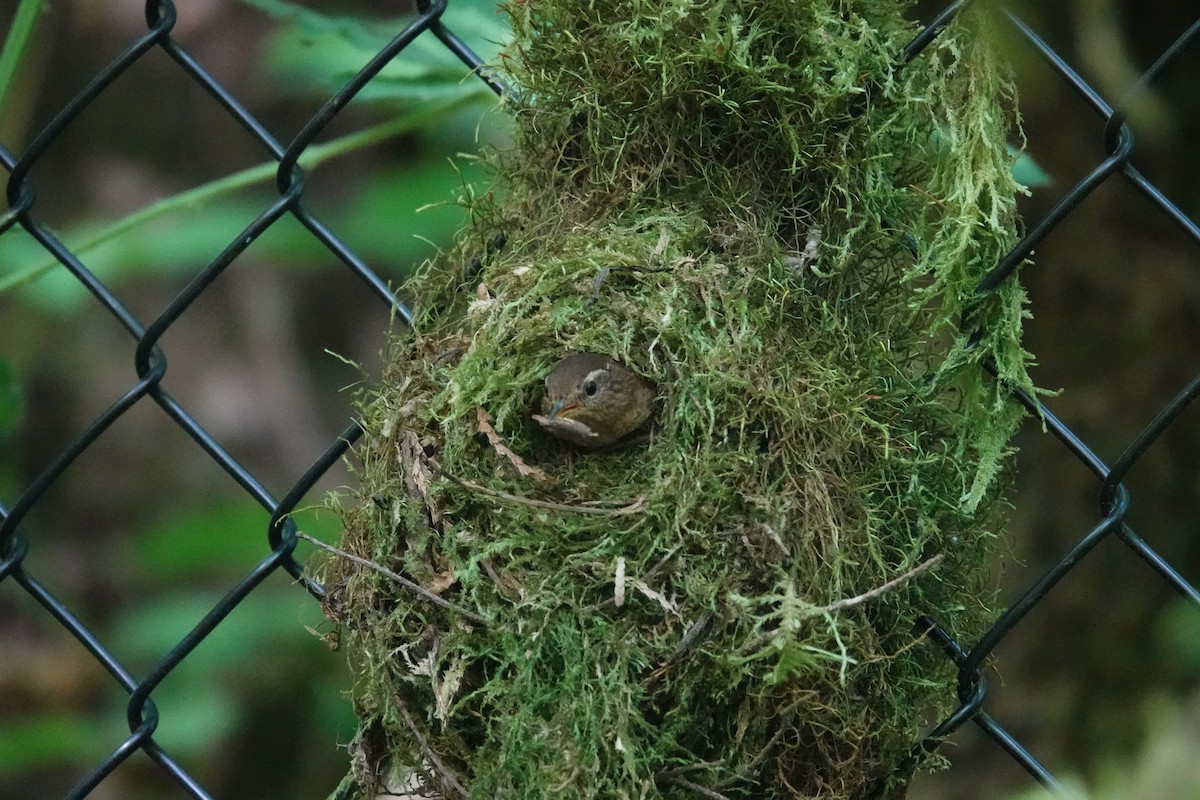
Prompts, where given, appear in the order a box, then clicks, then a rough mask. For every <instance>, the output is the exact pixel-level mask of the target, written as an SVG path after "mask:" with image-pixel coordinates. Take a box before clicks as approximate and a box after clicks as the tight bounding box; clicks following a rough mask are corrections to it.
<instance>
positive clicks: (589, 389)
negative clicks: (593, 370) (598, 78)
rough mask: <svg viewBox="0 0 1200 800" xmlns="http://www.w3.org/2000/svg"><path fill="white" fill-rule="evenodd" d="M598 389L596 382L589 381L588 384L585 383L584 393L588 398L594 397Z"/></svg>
mask: <svg viewBox="0 0 1200 800" xmlns="http://www.w3.org/2000/svg"><path fill="white" fill-rule="evenodd" d="M596 389H597V387H596V382H595V381H588V382H587V383H585V384H584V385H583V393H584V394H586V395H587V396H588V397H592V396H593V395H595V394H596Z"/></svg>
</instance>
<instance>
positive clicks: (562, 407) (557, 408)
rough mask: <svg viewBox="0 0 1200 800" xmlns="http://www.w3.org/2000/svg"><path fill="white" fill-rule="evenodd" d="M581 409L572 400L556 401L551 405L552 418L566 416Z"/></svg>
mask: <svg viewBox="0 0 1200 800" xmlns="http://www.w3.org/2000/svg"><path fill="white" fill-rule="evenodd" d="M577 408H579V404H578V403H572V402H571V401H570V400H555V401H554V402H553V403H552V404H551V405H550V414H549V416H550V418H551V419H554V418H556V417H563V416H566V414H567V412H568V411H574V410H575V409H577Z"/></svg>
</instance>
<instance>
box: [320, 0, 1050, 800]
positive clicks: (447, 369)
mask: <svg viewBox="0 0 1200 800" xmlns="http://www.w3.org/2000/svg"><path fill="white" fill-rule="evenodd" d="M907 6H908V4H907V3H892V2H878V1H877V2H865V0H864V1H863V2H808V3H794V2H784V1H783V0H777V1H776V2H762V0H758V1H757V2H749V1H747V2H732V1H731V2H705V3H691V2H676V3H661V2H654V3H651V2H640V1H635V2H612V3H605V4H591V3H586V2H582V0H572V1H570V2H569V1H568V0H537V2H521V3H515V4H513V5H512V6H511V7H510V8H509V11H510V13H511V14H512V15H513V19H514V23H515V28H516V32H517V43H516V44H514V45H513V46H512V47H511V48H510V49H509V52H508V54H507V56H506V58H505V64H506V66H507V67H508V68H509V70H510V73H511V74H510V76H509V79H510V80H511V81H512V82H513V83H514V85H516V86H518V87H519V91H520V95H519V96H520V98H521V100H520V101H519V102H518V103H517V104H516V107H515V108H514V111H515V113H516V116H517V119H518V122H519V129H520V135H519V141H518V145H517V147H516V148H515V149H514V150H513V152H511V153H506V154H503V155H502V156H498V157H497V158H496V160H495V161H496V169H497V175H498V180H499V184H500V185H502V186H503V189H504V193H505V199H504V200H503V202H497V201H494V200H493V199H492V198H491V197H490V196H487V197H476V198H470V200H469V203H470V207H471V209H472V211H473V218H474V220H475V223H474V225H473V226H472V227H471V228H470V229H469V230H466V231H464V232H463V235H462V238H461V243H460V247H459V248H458V249H457V250H456V251H455V252H454V253H451V254H448V255H447V257H445V258H443V259H440V260H438V261H436V262H434V263H431V264H429V265H427V266H426V268H424V269H423V270H422V272H421V274H420V275H419V276H418V277H417V278H416V279H415V280H414V281H413V282H412V285H411V286H409V287H406V293H407V296H409V297H415V298H416V299H417V301H418V303H417V304H418V307H419V309H420V310H421V313H420V316H419V319H418V324H417V330H416V331H415V332H414V333H406V334H404V335H402V336H399V337H397V339H396V340H395V342H394V344H393V352H392V354H391V358H390V366H389V368H388V370H387V374H386V375H385V377H384V380H383V382H382V384H381V385H380V386H379V387H378V388H377V390H375V391H374V392H372V393H371V394H370V395H369V396H368V397H366V398H365V399H364V405H363V413H364V417H365V420H366V424H367V428H368V432H369V435H368V437H367V440H366V443H365V445H364V446H363V447H362V448H361V450H360V454H361V457H362V462H363V463H362V467H361V478H362V488H361V489H360V491H359V493H358V496H357V499H356V500H355V501H354V502H351V503H348V504H347V511H346V512H345V519H346V524H347V534H346V542H347V547H349V548H350V549H351V550H353V551H355V552H356V553H359V554H360V555H363V556H366V557H368V558H371V559H374V560H376V561H378V562H380V563H381V564H384V565H386V566H388V567H390V568H392V569H395V570H398V571H401V572H403V573H405V574H406V575H408V576H409V577H411V578H412V579H413V580H416V581H418V582H419V583H421V584H422V585H424V586H426V587H428V588H431V589H434V590H435V591H438V592H440V593H442V595H443V597H445V598H446V599H448V600H450V601H451V602H452V603H454V604H455V605H457V606H458V607H459V608H466V609H470V610H471V611H473V612H474V613H476V614H478V615H480V616H481V617H483V618H484V619H486V620H487V622H486V623H479V622H475V621H471V620H470V619H469V618H466V617H464V616H463V615H462V614H460V613H457V612H456V611H454V610H447V609H444V608H442V607H439V606H435V605H432V604H430V603H429V602H428V601H426V600H423V599H422V598H421V597H419V596H417V595H415V594H412V593H410V592H407V591H406V590H404V589H403V588H402V587H400V586H398V585H396V584H394V583H391V582H389V580H388V579H387V578H385V577H380V576H379V575H377V574H375V573H373V572H370V571H365V570H362V569H361V568H359V567H357V566H354V565H351V564H344V563H332V564H330V565H329V571H330V573H331V574H330V575H328V576H327V577H328V582H329V585H330V586H331V587H332V589H331V592H330V596H329V602H328V608H329V611H330V614H331V616H332V617H333V618H334V619H336V620H337V621H339V622H341V623H343V625H344V640H345V642H346V643H347V646H348V647H349V648H350V649H351V652H352V654H353V656H354V661H355V664H356V669H357V675H358V679H359V685H358V687H357V689H356V697H357V702H358V704H359V706H360V708H361V715H362V717H363V723H364V730H363V734H362V735H361V736H360V739H359V744H358V748H359V751H358V759H357V760H358V763H359V765H360V769H359V773H360V774H359V780H360V783H361V784H363V786H364V787H368V791H369V787H370V786H373V785H374V782H375V781H377V779H378V778H377V776H378V775H379V774H383V773H386V772H387V771H388V770H391V771H393V772H400V773H403V772H406V771H410V770H411V771H415V772H416V773H418V774H419V775H421V776H422V780H424V781H425V783H426V785H427V787H429V788H428V790H427V793H432V792H440V793H443V794H448V795H455V794H457V793H458V788H457V787H463V788H466V787H469V790H468V791H469V794H470V796H471V797H477V798H485V797H486V798H491V797H529V798H533V797H538V798H541V797H559V796H568V797H570V796H578V797H614V798H616V797H629V798H634V797H656V796H661V797H691V796H696V794H695V789H694V788H689V784H690V785H695V786H703V787H706V788H707V789H708V790H710V791H715V792H718V793H720V794H721V795H723V796H726V797H731V798H732V797H754V798H771V797H822V798H856V797H866V796H867V795H868V794H869V793H870V792H872V791H875V790H876V789H879V790H880V791H884V792H885V794H884V795H881V796H886V792H887V791H892V790H897V791H898V787H899V786H900V785H901V784H902V783H903V781H904V776H902V775H893V770H894V769H895V768H896V767H897V765H898V763H899V762H900V761H902V760H903V757H904V755H905V754H906V753H907V752H908V750H909V748H910V747H911V746H912V744H913V743H914V742H915V741H916V740H917V738H918V737H919V734H920V726H921V723H922V720H923V719H924V718H925V715H926V714H927V712H928V710H929V708H930V706H931V705H935V706H936V705H944V704H945V703H946V702H947V701H948V699H949V698H950V697H952V695H953V689H952V687H953V683H952V677H951V676H950V675H949V673H948V671H947V670H946V668H945V666H944V664H943V663H942V659H941V657H940V656H939V655H937V654H936V653H934V652H933V650H932V648H931V647H929V646H927V645H916V646H913V644H914V643H913V639H914V633H913V623H914V620H915V619H916V617H917V616H919V615H921V614H934V615H935V616H936V617H937V618H938V619H939V620H940V621H942V622H943V623H944V624H947V625H949V626H950V627H951V628H952V629H955V630H957V631H959V632H961V633H964V634H967V635H969V634H970V633H971V632H972V631H973V630H974V629H975V627H976V625H977V622H978V620H979V619H980V618H981V612H982V611H983V610H984V603H985V600H984V598H985V596H986V592H985V591H984V589H983V586H984V576H983V572H984V569H985V565H986V563H987V560H988V556H989V554H990V552H991V549H992V542H993V541H994V539H995V537H996V534H997V531H998V528H999V525H1000V524H1001V514H1000V507H1001V505H1002V504H1001V502H1000V497H999V495H1000V489H999V487H998V481H997V473H998V471H999V470H1000V469H1001V467H1002V466H1003V463H1004V456H1005V455H1006V448H1007V442H1008V440H1009V437H1010V435H1011V433H1012V430H1013V428H1014V426H1015V425H1016V422H1017V421H1018V419H1019V417H1020V413H1019V410H1018V409H1017V408H1016V407H1015V406H1014V405H1013V404H1012V403H1010V402H1009V401H1008V400H1007V399H1006V397H1007V392H1006V391H1005V390H1004V388H1003V387H1001V386H999V385H997V384H996V383H995V382H994V381H992V380H991V379H990V378H988V377H987V375H986V374H985V373H984V371H983V370H981V368H980V364H981V362H982V360H983V359H984V358H992V359H994V360H995V362H996V364H997V365H998V368H999V371H1000V374H1001V375H1002V376H1003V377H1004V379H1005V380H1006V381H1008V382H1010V383H1014V384H1017V385H1020V386H1027V385H1028V379H1027V378H1026V377H1025V365H1026V360H1027V355H1026V354H1025V352H1024V351H1023V350H1022V349H1021V346H1020V338H1019V334H1020V321H1021V316H1022V313H1023V312H1022V310H1023V295H1022V293H1021V289H1020V287H1019V286H1018V285H1017V284H1016V283H1015V282H1013V281H1009V282H1008V283H1007V284H1006V285H1005V286H1004V287H1003V288H1001V289H1000V290H999V291H998V292H996V293H995V294H993V295H990V296H986V297H980V296H976V295H975V293H974V287H975V285H976V284H977V283H978V281H979V279H980V278H981V277H982V276H983V274H985V273H986V271H987V270H988V269H989V268H990V267H991V266H993V265H994V264H995V263H996V262H997V261H998V260H999V258H1000V257H1001V256H1002V255H1003V253H1004V252H1006V251H1007V249H1008V248H1009V247H1011V246H1012V244H1013V243H1014V241H1015V238H1016V230H1015V228H1016V219H1015V212H1014V203H1013V197H1014V194H1015V192H1016V190H1017V188H1018V187H1017V186H1016V185H1015V184H1014V183H1013V181H1012V178H1011V175H1010V166H1011V165H1010V161H1009V158H1008V156H1007V155H1006V152H1005V146H1004V142H1005V136H1006V135H1007V133H1008V132H1009V129H1010V127H1011V125H1012V119H1011V115H1010V114H1009V113H1007V112H1006V111H1005V108H1006V104H1007V103H1008V102H1009V100H1010V96H1009V95H1010V89H1009V84H1008V83H1007V79H1006V77H1005V73H1004V71H1003V70H1002V69H1001V68H1000V67H999V66H998V65H997V63H996V62H995V60H994V58H993V56H992V54H991V53H989V52H988V51H987V49H986V47H985V45H984V43H983V42H982V41H981V40H980V38H979V36H978V34H977V33H976V31H975V23H977V22H978V20H973V19H965V20H962V21H961V22H960V24H957V25H955V26H953V27H951V28H950V29H949V30H947V31H946V32H945V33H943V35H942V36H941V37H939V39H938V40H937V42H936V43H935V45H934V46H933V47H932V49H931V51H929V52H927V53H925V54H924V55H922V56H921V57H919V58H918V59H917V60H916V61H914V62H913V63H911V64H909V65H908V66H906V67H903V68H901V66H900V63H899V60H898V54H899V53H900V52H901V49H902V47H903V45H904V44H905V43H907V41H908V40H909V39H911V37H912V36H913V35H914V34H915V28H914V27H913V26H912V25H911V24H910V23H908V22H906V21H905V20H904V18H903V16H902V14H903V12H904V11H905V10H906V8H907ZM497 231H503V232H504V233H505V235H506V238H507V243H506V244H505V246H504V247H503V248H501V249H499V250H498V251H494V252H492V251H488V252H487V255H486V256H485V257H484V258H483V259H482V262H481V263H480V266H479V269H478V271H477V274H471V275H469V276H467V277H466V278H464V274H463V270H464V264H467V263H468V262H469V261H470V257H471V255H472V254H474V253H477V252H484V251H485V246H484V243H485V242H487V241H489V240H490V239H491V238H492V237H493V236H494V235H495V233H496V232H497ZM477 287H478V288H477ZM968 313H969V314H970V318H971V321H972V324H971V326H970V327H969V328H967V329H965V330H964V329H963V324H962V320H963V317H964V315H966V314H968ZM976 334H979V335H976ZM573 350H594V351H598V352H603V353H607V354H609V355H612V356H614V357H617V358H619V359H621V360H623V361H624V362H625V363H627V364H628V365H630V366H631V367H632V368H633V369H635V370H637V371H638V372H640V373H642V374H644V375H646V376H648V377H650V378H651V379H653V380H654V381H656V383H657V384H658V386H659V400H658V407H657V411H656V416H655V423H654V427H653V429H652V431H651V433H650V436H649V440H648V441H640V442H634V443H631V444H630V445H628V446H627V447H624V448H619V449H616V450H611V451H604V452H598V453H587V454H582V453H578V452H574V451H571V450H570V449H569V448H568V447H567V446H566V445H564V444H562V443H561V442H559V441H557V440H554V439H551V438H549V437H547V436H546V435H545V434H544V433H543V432H542V431H541V430H539V429H538V428H537V426H536V425H535V424H534V423H533V421H532V420H531V419H530V412H531V410H532V409H534V408H535V407H536V403H537V400H538V398H539V396H540V391H541V379H542V377H543V376H544V375H545V374H546V372H547V371H548V370H549V368H550V366H551V365H552V364H553V363H554V362H555V361H556V360H558V359H559V358H561V357H562V356H563V355H564V354H565V353H567V352H569V351H573ZM477 408H482V409H484V410H486V412H487V413H488V414H489V415H490V416H491V418H492V419H493V420H494V426H495V429H496V430H497V431H498V432H499V434H500V435H501V436H502V437H503V438H504V441H505V442H506V444H507V445H508V446H509V447H510V448H511V449H512V450H513V451H515V453H516V454H518V455H519V457H520V458H521V459H522V460H523V461H524V462H525V463H527V464H528V465H531V466H536V467H538V468H540V469H541V470H544V471H545V472H546V473H547V474H548V475H550V476H551V479H550V480H548V481H538V480H536V479H535V478H530V477H521V476H519V475H518V473H517V471H516V469H515V468H514V465H513V463H512V461H511V460H510V459H508V458H507V457H505V455H504V454H502V453H500V452H498V451H497V449H496V448H494V447H492V446H491V445H490V444H489V443H488V442H487V441H486V440H485V439H484V438H483V437H481V436H479V435H478V432H477V431H478V427H477V426H478V422H477ZM513 495H517V496H519V497H517V498H515V499H514V498H513V497H512V496H513ZM521 498H526V499H529V500H535V501H538V502H539V503H541V504H540V505H535V504H533V503H530V502H526V501H525V500H522V499H521ZM596 504H604V505H603V506H599V505H596ZM599 507H603V508H605V509H608V512H607V513H591V512H595V511H596V509H597V508H599ZM614 509H615V510H614ZM939 556H940V558H941V560H940V561H939V562H938V563H937V564H936V566H934V567H933V568H932V569H928V570H926V571H923V572H921V573H920V574H917V575H914V576H912V577H911V579H909V580H903V581H900V582H898V583H896V584H895V585H893V586H890V587H889V588H888V589H887V590H886V591H879V592H876V593H874V594H871V595H870V596H869V597H867V598H865V599H861V600H859V601H855V602H842V603H839V601H843V600H845V599H847V598H853V597H856V596H859V595H863V594H864V593H868V592H871V591H872V590H877V589H879V588H880V587H883V586H884V585H885V584H888V583H889V581H893V580H894V579H896V578H897V577H898V576H902V575H904V574H905V573H907V572H909V571H911V570H914V569H915V568H917V567H918V565H921V564H923V563H924V562H926V561H928V560H929V559H931V558H935V557H939ZM622 570H623V573H624V576H625V580H624V582H623V602H621V603H620V604H618V603H617V602H616V596H617V594H618V591H617V586H616V581H617V577H616V576H617V575H618V574H619V572H620V571H622ZM888 787H891V788H888ZM366 796H371V795H370V794H369V793H368V794H367V795H366Z"/></svg>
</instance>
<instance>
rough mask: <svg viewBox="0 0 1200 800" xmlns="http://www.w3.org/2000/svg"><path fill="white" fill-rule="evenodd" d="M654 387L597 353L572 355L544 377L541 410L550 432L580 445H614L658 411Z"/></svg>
mask: <svg viewBox="0 0 1200 800" xmlns="http://www.w3.org/2000/svg"><path fill="white" fill-rule="evenodd" d="M654 395H655V388H654V385H653V384H652V383H650V382H649V381H648V380H646V379H645V378H643V377H642V376H641V375H638V374H637V373H636V372H634V371H633V370H631V369H629V368H628V367H625V366H623V365H621V364H618V363H617V362H616V361H613V360H612V359H611V358H609V357H607V356H604V355H601V354H599V353H588V352H583V353H573V354H572V355H569V356H567V357H566V358H564V359H563V360H562V361H559V362H558V363H557V364H556V365H555V366H554V369H552V370H551V371H550V374H549V375H547V376H546V396H545V398H544V399H543V400H542V414H541V415H537V414H535V415H534V419H535V420H537V422H538V423H539V424H540V425H541V426H542V427H543V428H545V429H546V430H547V431H548V432H549V433H551V434H552V435H554V436H557V437H558V438H560V439H563V440H565V441H568V442H571V443H572V444H576V445H579V446H580V447H602V446H604V445H607V444H612V443H613V442H616V441H618V440H620V439H621V438H623V437H625V436H626V435H628V434H629V433H631V432H633V431H634V430H636V429H637V428H638V427H640V426H641V425H642V424H643V423H645V421H646V420H648V419H649V418H650V414H651V413H652V412H653V410H654Z"/></svg>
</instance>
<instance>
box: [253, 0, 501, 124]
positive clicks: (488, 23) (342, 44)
mask: <svg viewBox="0 0 1200 800" xmlns="http://www.w3.org/2000/svg"><path fill="white" fill-rule="evenodd" d="M243 2H245V3H247V4H248V5H251V6H254V7H255V8H258V9H259V10H261V11H264V12H266V13H268V14H270V15H272V16H274V17H276V18H278V19H280V20H283V21H285V22H287V23H289V24H288V25H286V26H284V27H283V28H281V29H280V30H278V31H277V32H276V33H275V34H274V35H273V36H272V37H271V38H270V39H269V40H268V43H267V46H266V56H265V60H266V65H267V69H268V71H270V72H271V73H272V74H273V75H274V76H275V77H276V79H277V80H278V81H279V82H281V83H283V84H285V85H286V86H290V87H291V88H292V89H293V90H294V91H295V92H297V93H303V94H314V93H316V94H322V95H323V94H327V93H329V92H330V91H332V90H335V89H337V88H339V87H341V86H342V85H343V84H345V83H346V81H348V80H349V79H350V78H351V77H352V76H353V75H354V74H355V73H357V72H358V71H359V70H360V69H361V68H362V67H363V65H365V64H366V63H367V61H369V60H370V59H371V58H372V57H374V55H375V54H376V53H378V52H379V51H380V50H382V49H383V48H384V47H385V46H386V45H387V43H388V42H389V41H391V39H392V37H393V36H394V35H395V34H396V33H397V32H399V31H400V30H401V29H402V28H403V26H404V24H406V22H405V21H403V20H389V21H378V20H365V19H361V18H350V17H334V16H326V15H324V14H320V13H317V12H315V11H310V10H308V9H305V8H301V7H299V6H296V5H293V4H292V3H289V2H285V1H284V0H243ZM495 8H496V6H495V3H494V2H482V1H480V2H474V3H462V2H459V3H454V4H452V5H451V7H450V8H449V9H447V11H446V14H445V15H444V16H443V21H444V22H445V23H446V24H447V26H448V27H449V28H450V29H451V30H453V31H454V33H455V34H456V35H458V36H459V37H460V38H461V39H463V41H464V42H466V44H467V45H468V46H469V47H470V48H471V49H472V50H473V51H474V52H475V53H476V54H477V55H478V56H479V57H480V58H481V59H483V61H484V62H485V63H492V62H494V61H495V60H496V58H497V54H498V52H499V43H500V42H503V41H506V40H507V39H509V38H510V36H511V31H510V29H509V27H508V25H507V24H505V22H504V18H503V17H501V16H500V15H498V14H497V13H496V11H495ZM490 93H491V90H490V89H489V88H488V87H487V85H486V84H484V83H483V81H480V80H479V79H478V78H476V77H475V76H474V75H472V74H471V71H470V70H469V69H468V68H467V67H466V65H464V64H463V63H462V61H460V60H459V59H458V58H457V57H456V56H455V55H454V54H453V53H451V52H450V51H449V50H448V49H447V48H446V46H445V45H443V44H442V43H441V42H440V41H438V40H437V39H436V38H435V37H434V36H433V35H432V34H422V35H420V36H418V37H417V38H416V39H414V40H413V41H412V43H411V44H409V45H408V47H406V48H405V49H404V50H403V51H402V52H401V53H400V54H399V55H397V56H396V58H394V59H392V61H391V62H390V63H388V64H387V66H385V67H384V68H383V70H381V71H380V73H379V74H378V75H377V76H376V77H375V78H374V79H373V80H372V81H371V82H370V83H369V84H367V86H366V87H364V89H363V90H362V92H361V93H360V94H359V95H358V97H359V98H361V99H364V100H375V101H378V100H389V101H397V100H399V101H404V102H409V103H422V102H428V101H430V100H445V99H451V98H455V97H461V96H464V95H476V94H478V95H481V96H488V95H490Z"/></svg>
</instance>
